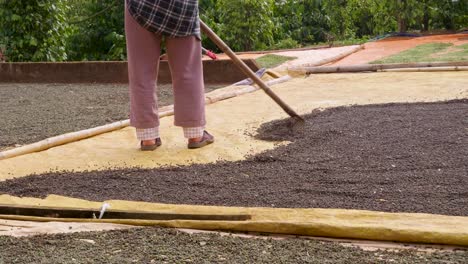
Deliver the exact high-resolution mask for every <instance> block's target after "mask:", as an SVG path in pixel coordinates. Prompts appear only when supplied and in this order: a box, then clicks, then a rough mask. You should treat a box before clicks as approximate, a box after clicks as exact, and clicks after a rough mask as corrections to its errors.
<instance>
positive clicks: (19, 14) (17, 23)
mask: <svg viewBox="0 0 468 264" xmlns="http://www.w3.org/2000/svg"><path fill="white" fill-rule="evenodd" d="M66 10H67V6H66V5H65V2H64V1H63V0H37V1H30V0H0V29H1V30H0V46H1V47H2V49H3V50H4V55H5V57H6V58H7V59H8V60H9V61H64V60H66V59H67V53H66V51H65V40H66V38H67V35H68V34H69V33H70V31H69V27H68V25H67V24H66V22H65V20H66V18H65V14H66Z"/></svg>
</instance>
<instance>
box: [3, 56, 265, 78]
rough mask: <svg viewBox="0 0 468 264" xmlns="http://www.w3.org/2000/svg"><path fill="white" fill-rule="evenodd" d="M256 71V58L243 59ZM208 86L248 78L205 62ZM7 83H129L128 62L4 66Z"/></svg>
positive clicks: (224, 64)
mask: <svg viewBox="0 0 468 264" xmlns="http://www.w3.org/2000/svg"><path fill="white" fill-rule="evenodd" d="M243 61H244V62H245V63H246V64H247V65H248V66H249V67H250V68H251V69H252V70H253V71H257V70H258V69H259V66H258V65H257V64H256V62H255V60H253V59H246V60H243ZM203 69H204V78H205V83H234V82H238V81H240V80H243V79H245V78H247V77H246V76H245V75H244V74H243V73H242V72H241V71H240V70H239V69H238V67H237V66H236V65H234V63H232V61H231V60H204V61H203ZM158 79H159V82H160V83H170V82H171V74H170V71H169V66H168V63H167V61H161V63H160V70H159V78H158ZM0 82H3V83H9V82H10V83H11V82H15V83H127V82H128V75H127V63H126V62H60V63H50V62H32V63H29V62H25V63H0Z"/></svg>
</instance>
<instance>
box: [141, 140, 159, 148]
mask: <svg viewBox="0 0 468 264" xmlns="http://www.w3.org/2000/svg"><path fill="white" fill-rule="evenodd" d="M141 144H142V145H143V146H151V145H154V144H156V140H155V139H149V140H142V141H141Z"/></svg>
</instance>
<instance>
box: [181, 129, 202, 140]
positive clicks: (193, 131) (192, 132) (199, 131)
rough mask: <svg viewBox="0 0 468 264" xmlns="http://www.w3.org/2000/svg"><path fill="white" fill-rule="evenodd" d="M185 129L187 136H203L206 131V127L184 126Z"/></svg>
mask: <svg viewBox="0 0 468 264" xmlns="http://www.w3.org/2000/svg"><path fill="white" fill-rule="evenodd" d="M183 129H184V137H185V138H199V137H203V132H204V131H205V127H184V128H183Z"/></svg>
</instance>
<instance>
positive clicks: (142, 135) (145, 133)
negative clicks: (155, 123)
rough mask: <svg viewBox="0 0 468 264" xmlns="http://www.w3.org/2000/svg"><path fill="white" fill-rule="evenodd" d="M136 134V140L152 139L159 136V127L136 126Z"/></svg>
mask: <svg viewBox="0 0 468 264" xmlns="http://www.w3.org/2000/svg"><path fill="white" fill-rule="evenodd" d="M136 136H137V138H138V140H140V141H141V140H152V139H155V138H159V127H153V128H137V129H136Z"/></svg>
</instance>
